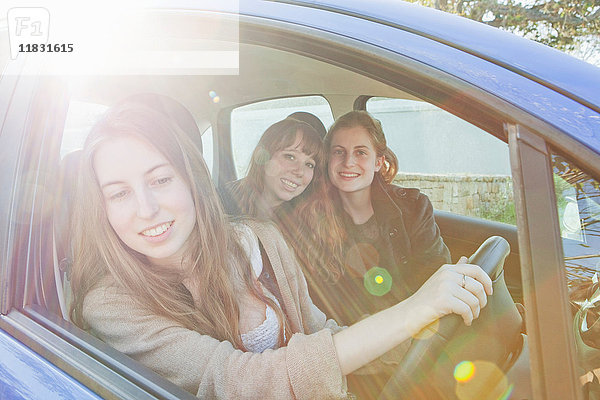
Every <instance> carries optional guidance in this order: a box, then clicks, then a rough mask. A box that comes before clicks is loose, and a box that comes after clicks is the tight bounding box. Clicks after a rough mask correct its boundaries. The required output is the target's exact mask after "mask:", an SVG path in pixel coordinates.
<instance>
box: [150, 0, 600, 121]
mask: <svg viewBox="0 0 600 400" xmlns="http://www.w3.org/2000/svg"><path fill="white" fill-rule="evenodd" d="M158 3H161V2H156V3H155V5H157V6H158V8H163V7H164V8H182V9H188V10H189V9H202V10H211V11H224V12H239V14H240V15H249V16H255V17H263V18H269V19H274V20H279V21H286V22H293V23H296V24H298V19H299V17H298V16H299V15H301V19H302V24H303V25H305V26H310V27H315V28H320V29H322V28H323V26H322V24H320V21H322V20H323V16H319V13H323V12H327V13H330V14H331V13H334V14H336V15H339V16H346V17H348V18H359V19H362V20H366V21H371V22H373V23H376V24H382V25H388V26H392V27H394V28H397V29H400V30H403V31H406V32H410V33H414V34H416V35H419V36H423V37H426V38H428V39H431V40H433V41H436V42H439V43H443V44H444V45H447V46H450V47H453V48H455V49H457V50H461V51H464V52H466V53H468V54H471V55H474V56H476V57H479V58H481V59H483V60H486V61H489V62H491V63H494V64H496V65H498V66H501V67H503V68H505V69H508V70H510V71H512V72H515V73H517V74H519V75H521V76H524V77H526V78H528V79H531V80H533V81H535V82H537V83H540V84H542V85H544V86H547V87H549V88H551V89H553V90H555V91H557V92H559V93H561V94H563V95H565V96H567V97H569V98H571V99H574V100H576V101H577V102H579V103H581V104H583V105H585V106H587V107H590V108H592V109H593V110H595V111H596V112H600V91H598V90H597V88H598V87H600V68H598V67H596V66H594V65H592V64H589V63H587V62H584V61H582V60H579V59H577V58H575V57H573V56H571V55H568V54H566V53H564V52H562V51H559V50H556V49H554V48H551V47H549V46H546V45H543V44H540V43H537V42H534V41H532V40H528V39H525V38H522V37H520V36H517V35H515V34H512V33H509V32H506V31H503V30H501V29H498V28H495V27H492V26H489V25H486V24H484V23H480V22H477V21H473V20H470V19H467V18H463V17H460V16H457V15H453V14H449V13H446V12H442V11H439V10H436V9H433V8H428V7H423V6H420V5H417V4H413V3H407V2H404V1H401V0H369V1H364V0H277V1H268V0H240V1H237V0H228V1H222V2H198V1H197V0H171V1H169V2H167V3H165V4H164V5H162V6H161V5H158ZM212 3H215V4H212ZM284 5H287V6H294V7H295V8H294V9H293V10H292V9H290V11H289V12H283V11H282V10H283V8H282V6H284ZM341 21H343V22H341ZM347 24H348V20H347V19H346V20H339V19H332V18H331V17H330V18H328V19H327V25H328V28H329V29H331V30H336V31H338V30H339V31H340V32H342V30H343V28H344V27H345V26H347Z"/></svg>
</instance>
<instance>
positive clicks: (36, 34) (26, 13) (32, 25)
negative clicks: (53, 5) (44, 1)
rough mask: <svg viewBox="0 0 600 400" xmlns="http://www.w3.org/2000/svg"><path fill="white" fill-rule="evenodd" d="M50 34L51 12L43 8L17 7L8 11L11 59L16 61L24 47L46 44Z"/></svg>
mask: <svg viewBox="0 0 600 400" xmlns="http://www.w3.org/2000/svg"><path fill="white" fill-rule="evenodd" d="M49 32H50V12H49V11H48V10H47V9H46V8H43V7H15V8H11V9H10V10H8V40H9V42H10V58H11V59H13V60H14V59H16V58H17V55H18V54H19V52H20V51H21V50H22V48H23V45H26V44H38V45H39V44H45V43H47V42H48V34H49Z"/></svg>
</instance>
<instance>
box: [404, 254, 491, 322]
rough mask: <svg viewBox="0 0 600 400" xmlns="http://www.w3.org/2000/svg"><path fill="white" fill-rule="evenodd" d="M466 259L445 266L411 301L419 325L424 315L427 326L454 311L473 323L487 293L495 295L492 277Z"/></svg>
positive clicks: (484, 303)
mask: <svg viewBox="0 0 600 400" xmlns="http://www.w3.org/2000/svg"><path fill="white" fill-rule="evenodd" d="M466 262H467V258H466V257H461V259H460V260H459V262H458V263H457V264H455V265H451V264H446V265H443V266H442V267H440V269H438V270H437V271H436V273H435V274H433V275H432V276H431V277H430V278H429V279H428V280H427V281H426V282H425V283H424V284H423V286H421V288H420V289H419V290H418V291H417V292H416V293H415V294H414V295H413V296H411V298H410V299H409V300H408V301H410V302H411V306H412V307H413V308H414V311H415V315H416V316H418V317H417V319H416V321H415V322H417V321H418V322H417V324H419V326H420V327H422V326H423V325H422V318H427V319H428V320H426V321H425V325H427V324H429V323H431V322H433V321H435V320H437V319H439V318H441V317H443V316H445V315H448V314H452V313H454V314H458V315H460V316H461V317H462V319H463V321H464V322H465V324H466V325H471V323H472V322H473V320H474V319H475V318H477V317H479V313H480V311H481V309H482V308H483V307H485V306H486V304H487V296H488V295H491V294H492V280H491V279H490V277H489V276H488V274H487V273H485V272H484V271H483V270H482V269H481V268H480V267H479V266H477V265H473V264H466ZM417 329H418V328H417ZM415 333H416V332H415Z"/></svg>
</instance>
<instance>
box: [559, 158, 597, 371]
mask: <svg viewBox="0 0 600 400" xmlns="http://www.w3.org/2000/svg"><path fill="white" fill-rule="evenodd" d="M552 167H553V175H554V188H555V192H556V205H557V210H558V220H559V224H560V234H561V237H562V244H563V252H564V265H565V271H566V277H567V285H568V292H569V299H570V302H571V310H572V312H573V317H574V321H573V324H574V326H573V328H574V329H573V332H574V336H575V340H576V344H575V348H576V349H577V353H578V354H577V355H578V357H579V360H580V363H581V366H582V367H583V369H584V370H585V371H592V370H593V369H594V368H597V365H593V364H590V365H587V362H589V361H591V360H590V357H589V354H596V356H597V354H598V352H599V350H598V349H600V322H598V317H599V315H600V288H599V285H598V271H600V184H599V182H598V181H597V180H595V179H594V178H592V177H591V176H589V175H588V174H586V173H585V172H584V171H583V170H582V169H580V168H579V167H578V166H577V164H575V163H573V162H572V161H570V160H568V159H567V158H566V157H563V156H561V155H559V154H553V155H552ZM592 352H593V353H592ZM596 373H597V374H598V375H600V370H597V371H596ZM589 377H590V378H591V377H592V376H591V375H590V376H589ZM584 379H585V378H584Z"/></svg>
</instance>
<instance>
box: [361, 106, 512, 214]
mask: <svg viewBox="0 0 600 400" xmlns="http://www.w3.org/2000/svg"><path fill="white" fill-rule="evenodd" d="M366 109H367V111H369V112H370V113H371V114H372V115H373V116H374V117H375V118H377V119H379V120H380V121H381V124H382V126H383V130H384V132H385V134H386V138H387V141H388V147H390V148H391V149H392V150H393V151H394V153H395V154H396V156H397V157H398V175H397V177H396V179H395V181H394V182H395V183H396V184H398V185H400V186H405V187H417V188H419V189H421V190H422V191H423V192H424V193H426V194H427V195H428V197H429V198H430V200H431V202H432V204H433V207H434V208H435V209H438V210H444V211H450V212H452V213H456V214H460V215H465V216H470V217H477V218H483V219H487V220H492V221H498V222H504V223H508V224H512V225H515V223H516V220H515V206H514V201H513V190H512V179H511V175H510V160H509V154H508V145H507V144H506V143H504V142H503V141H501V140H500V139H498V138H496V137H494V136H492V135H490V134H488V133H487V132H485V131H483V130H481V129H479V128H478V127H476V126H474V125H472V124H470V123H468V122H466V121H464V120H462V119H460V118H458V117H456V116H454V115H452V114H450V113H449V112H446V111H444V110H442V109H441V108H439V107H436V106H434V105H432V104H429V103H426V102H423V101H417V100H407V99H391V98H384V97H372V98H370V99H369V100H368V101H367V104H366Z"/></svg>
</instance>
